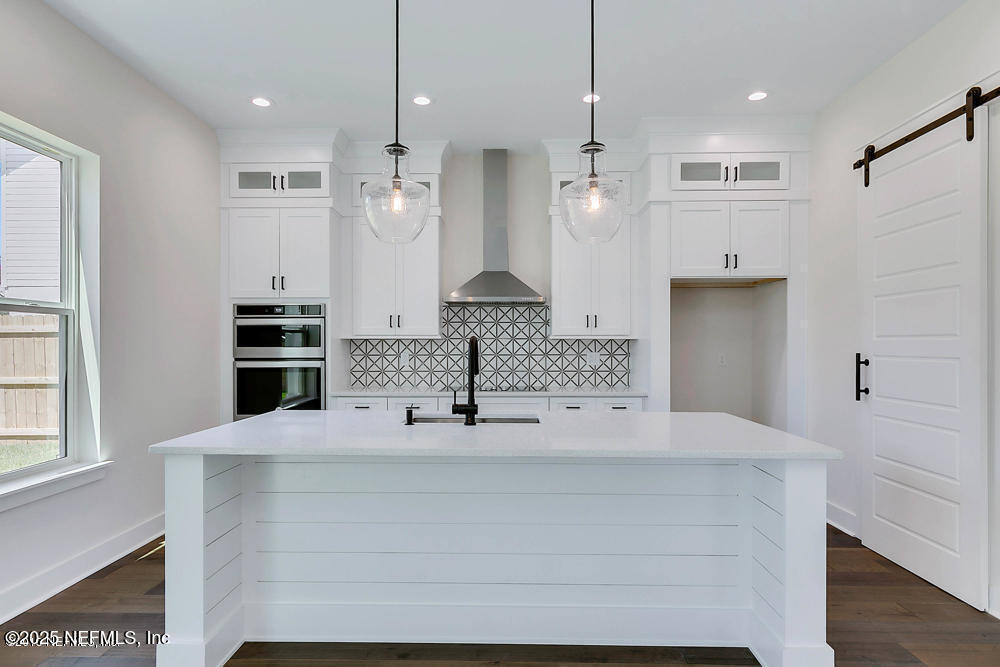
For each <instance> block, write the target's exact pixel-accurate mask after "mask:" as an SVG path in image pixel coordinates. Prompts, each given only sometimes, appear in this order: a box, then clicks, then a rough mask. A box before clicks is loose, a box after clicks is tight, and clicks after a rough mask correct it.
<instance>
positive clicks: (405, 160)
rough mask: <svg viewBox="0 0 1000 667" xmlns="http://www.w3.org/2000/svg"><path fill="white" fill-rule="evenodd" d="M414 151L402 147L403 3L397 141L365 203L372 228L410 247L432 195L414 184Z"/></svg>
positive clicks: (363, 191) (389, 147) (384, 152)
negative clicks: (411, 157) (411, 172)
mask: <svg viewBox="0 0 1000 667" xmlns="http://www.w3.org/2000/svg"><path fill="white" fill-rule="evenodd" d="M409 155H410V149H409V148H407V147H406V146H404V145H403V144H401V143H399V0H396V138H395V141H393V142H392V143H391V144H386V146H385V148H384V149H382V157H383V158H384V160H385V162H384V166H383V168H382V174H381V175H380V176H379V177H377V178H373V179H372V180H370V181H368V182H367V183H365V185H364V187H363V188H361V199H362V202H363V204H364V207H365V216H366V217H367V218H368V225H369V226H370V227H371V228H372V231H373V232H374V233H375V236H376V237H377V238H378V239H379V240H381V241H384V242H386V243H410V242H411V241H413V240H414V239H415V238H417V236H419V235H420V232H421V231H423V229H424V225H426V224H427V214H428V213H429V210H430V199H431V193H430V190H428V189H427V187H426V186H425V185H422V184H420V183H417V182H416V181H413V180H410V175H409Z"/></svg>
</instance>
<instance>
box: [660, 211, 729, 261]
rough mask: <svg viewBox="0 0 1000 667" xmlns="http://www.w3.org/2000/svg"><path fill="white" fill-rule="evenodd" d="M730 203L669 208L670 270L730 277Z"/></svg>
mask: <svg viewBox="0 0 1000 667" xmlns="http://www.w3.org/2000/svg"><path fill="white" fill-rule="evenodd" d="M729 254H730V253H729V202H703V201H699V202H675V203H674V204H673V205H672V206H671V209H670V271H671V274H672V275H675V276H688V277H699V278H701V277H723V276H728V275H729V265H730V261H729Z"/></svg>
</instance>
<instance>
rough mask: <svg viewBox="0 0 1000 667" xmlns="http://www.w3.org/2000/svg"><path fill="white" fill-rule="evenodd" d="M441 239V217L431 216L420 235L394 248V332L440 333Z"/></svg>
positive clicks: (417, 335) (420, 335) (412, 334)
mask: <svg viewBox="0 0 1000 667" xmlns="http://www.w3.org/2000/svg"><path fill="white" fill-rule="evenodd" d="M440 240H441V219H440V218H437V217H432V218H430V219H428V220H427V226H426V227H424V230H423V231H422V232H420V236H418V237H417V238H416V239H414V240H413V241H412V242H411V243H405V244H401V245H400V246H399V247H398V249H397V250H396V256H397V262H398V263H399V264H398V268H397V273H396V275H397V280H398V281H399V282H398V283H397V284H396V310H395V311H394V312H395V313H396V321H395V323H394V324H395V325H396V328H395V329H394V330H393V335H395V336H398V337H403V338H429V337H437V336H440V335H441V283H440V275H441V271H440V255H441V252H440Z"/></svg>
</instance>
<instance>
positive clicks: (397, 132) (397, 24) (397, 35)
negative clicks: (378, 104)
mask: <svg viewBox="0 0 1000 667" xmlns="http://www.w3.org/2000/svg"><path fill="white" fill-rule="evenodd" d="M396 143H397V144H398V143H399V0H396Z"/></svg>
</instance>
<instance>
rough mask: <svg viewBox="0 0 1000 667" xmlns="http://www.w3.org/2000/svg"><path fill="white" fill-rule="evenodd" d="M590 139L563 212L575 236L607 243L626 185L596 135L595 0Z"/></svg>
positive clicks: (618, 220) (563, 193)
mask: <svg viewBox="0 0 1000 667" xmlns="http://www.w3.org/2000/svg"><path fill="white" fill-rule="evenodd" d="M590 94H591V96H592V97H591V99H592V100H594V101H592V102H591V103H590V141H588V142H587V143H585V144H583V145H582V146H580V173H579V175H578V176H577V177H576V180H574V181H573V182H572V183H570V184H569V185H567V186H566V187H564V188H562V189H561V190H560V191H559V213H560V215H561V216H562V221H563V224H564V225H566V229H568V230H569V233H570V234H571V235H572V236H573V238H574V239H576V240H577V241H581V242H586V243H605V242H607V241H610V240H611V239H612V238H613V237H614V235H615V234H616V233H617V232H618V228H619V227H621V225H622V219H623V217H624V215H625V185H624V184H623V183H622V182H621V181H619V180H618V179H616V178H611V177H609V176H608V175H607V172H606V171H605V169H606V166H605V157H606V154H607V149H606V148H605V146H604V144H602V143H601V142H599V141H596V140H595V139H594V111H595V109H594V107H596V106H597V101H596V100H597V91H596V90H595V88H594V0H590Z"/></svg>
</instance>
